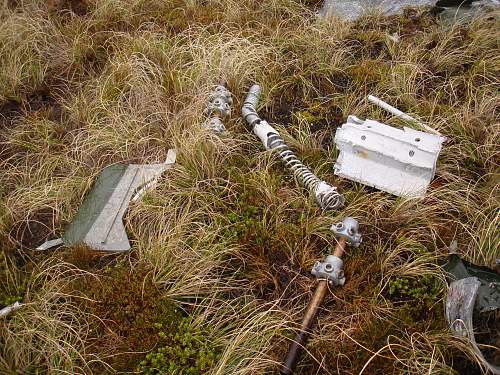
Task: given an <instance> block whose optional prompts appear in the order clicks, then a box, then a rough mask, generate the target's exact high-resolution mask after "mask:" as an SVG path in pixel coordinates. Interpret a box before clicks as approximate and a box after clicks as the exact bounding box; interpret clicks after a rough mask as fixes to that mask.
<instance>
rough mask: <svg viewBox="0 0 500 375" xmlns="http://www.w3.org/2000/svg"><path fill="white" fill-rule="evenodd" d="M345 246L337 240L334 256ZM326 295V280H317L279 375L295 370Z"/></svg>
mask: <svg viewBox="0 0 500 375" xmlns="http://www.w3.org/2000/svg"><path fill="white" fill-rule="evenodd" d="M345 246H346V240H345V238H339V239H338V242H337V246H336V247H335V252H334V255H335V256H337V257H339V258H341V257H342V255H343V254H344V251H345ZM327 293H328V280H325V279H323V280H319V281H318V285H317V286H316V290H315V291H314V295H313V297H312V299H311V301H310V302H309V305H308V306H307V309H306V312H305V315H304V319H303V320H302V324H301V326H300V331H299V332H298V333H297V335H296V336H295V339H294V340H293V342H292V343H291V344H290V349H289V350H288V355H287V357H286V359H285V363H284V365H283V368H282V370H281V374H283V375H290V374H292V373H293V370H294V369H295V365H296V364H297V359H298V358H299V354H300V352H301V350H302V348H304V347H305V345H306V343H307V340H308V338H309V334H310V332H311V327H312V325H313V323H314V319H315V318H316V315H317V313H318V309H319V307H320V306H321V305H322V304H323V301H324V299H325V296H326V294H327Z"/></svg>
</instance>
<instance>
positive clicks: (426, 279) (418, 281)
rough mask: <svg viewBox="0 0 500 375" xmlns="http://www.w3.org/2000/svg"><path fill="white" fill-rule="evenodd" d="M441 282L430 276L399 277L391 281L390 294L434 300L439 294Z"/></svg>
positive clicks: (392, 295)
mask: <svg viewBox="0 0 500 375" xmlns="http://www.w3.org/2000/svg"><path fill="white" fill-rule="evenodd" d="M439 290H440V288H439V283H438V282H437V280H436V279H435V278H434V277H432V276H430V275H424V276H422V277H419V278H403V277H401V278H397V279H394V280H391V281H390V282H389V295H390V296H391V297H396V298H398V297H399V298H401V299H416V300H420V301H428V300H434V299H435V298H436V296H437V295H438V294H439Z"/></svg>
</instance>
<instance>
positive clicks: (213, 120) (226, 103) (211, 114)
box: [204, 85, 233, 134]
mask: <svg viewBox="0 0 500 375" xmlns="http://www.w3.org/2000/svg"><path fill="white" fill-rule="evenodd" d="M232 104H233V97H232V95H231V92H230V91H229V90H228V89H227V88H225V87H224V86H222V85H217V86H215V88H214V90H213V91H212V92H211V93H210V95H209V96H208V104H207V108H206V109H205V111H204V115H205V116H207V117H208V119H207V121H206V122H205V125H204V126H205V128H207V129H209V130H211V131H213V132H214V133H219V134H220V133H223V132H224V131H225V130H226V127H225V126H224V123H223V122H222V119H223V118H225V117H229V116H231V105H232Z"/></svg>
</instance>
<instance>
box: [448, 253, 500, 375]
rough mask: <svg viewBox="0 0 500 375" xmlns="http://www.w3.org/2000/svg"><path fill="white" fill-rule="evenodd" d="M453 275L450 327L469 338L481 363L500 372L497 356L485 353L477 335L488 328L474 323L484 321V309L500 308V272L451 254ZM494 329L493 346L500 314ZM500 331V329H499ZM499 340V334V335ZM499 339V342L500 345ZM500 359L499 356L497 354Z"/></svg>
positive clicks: (450, 295)
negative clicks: (495, 360)
mask: <svg viewBox="0 0 500 375" xmlns="http://www.w3.org/2000/svg"><path fill="white" fill-rule="evenodd" d="M444 269H445V270H446V271H447V272H448V274H449V277H450V279H451V280H450V285H449V287H448V296H447V300H446V320H447V321H448V324H449V325H450V329H451V330H452V331H453V332H454V333H455V334H456V335H457V336H461V337H465V338H468V339H469V341H470V343H471V344H472V347H473V349H474V351H475V352H476V354H477V356H478V358H479V360H480V361H481V363H482V364H483V365H484V366H485V368H487V369H488V370H489V371H490V372H492V373H493V374H495V375H497V374H500V363H498V361H497V362H496V363H494V362H493V360H494V359H495V356H494V355H493V356H488V358H486V357H485V353H484V351H483V350H481V347H483V348H485V345H484V344H478V342H477V340H476V335H477V334H478V333H483V334H484V332H481V331H485V329H484V328H482V329H480V328H479V327H474V321H475V320H476V321H478V322H484V319H483V317H482V314H483V313H488V312H493V311H497V312H498V311H500V275H499V274H497V273H496V272H494V271H493V270H491V269H489V268H487V267H479V266H476V265H474V264H472V263H469V262H466V261H464V260H462V259H460V257H459V256H458V255H456V254H452V255H450V257H449V260H448V263H447V264H446V265H445V266H444ZM494 319H495V321H494V323H493V324H494V327H497V328H496V329H495V328H493V332H491V331H490V332H489V333H487V334H488V335H489V337H490V339H491V341H493V345H488V346H489V348H490V349H492V347H493V346H494V345H495V342H494V341H495V339H494V338H493V337H492V336H493V335H495V334H496V335H497V336H499V337H500V332H499V331H498V327H500V314H498V313H497V314H495V318H494ZM495 331H496V332H495ZM497 340H498V338H497ZM498 344H499V343H498V341H497V342H496V345H498ZM496 351H497V353H500V348H498V347H497V348H496ZM497 359H498V358H497Z"/></svg>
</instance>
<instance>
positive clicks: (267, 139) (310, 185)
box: [241, 85, 345, 210]
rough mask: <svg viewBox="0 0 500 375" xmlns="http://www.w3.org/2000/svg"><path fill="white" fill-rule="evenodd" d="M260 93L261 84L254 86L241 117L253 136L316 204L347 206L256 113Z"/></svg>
mask: <svg viewBox="0 0 500 375" xmlns="http://www.w3.org/2000/svg"><path fill="white" fill-rule="evenodd" d="M260 94H261V88H260V86H259V85H253V86H252V87H251V88H250V90H249V92H248V95H247V98H246V100H245V102H244V103H243V107H242V109H241V114H242V115H243V117H244V118H245V120H246V122H247V123H248V125H249V126H250V127H251V128H252V131H253V132H254V134H255V135H256V136H257V137H259V138H260V140H261V141H262V144H263V145H264V147H265V148H266V149H267V150H273V151H274V152H276V153H277V154H278V156H279V157H280V158H281V160H283V162H284V163H285V166H286V167H287V168H289V169H290V171H291V172H292V174H293V175H294V176H295V178H296V179H297V180H298V181H300V182H301V183H302V185H303V186H304V187H305V188H306V189H307V190H309V191H310V192H312V193H314V195H315V197H316V201H317V202H318V204H319V205H320V207H321V208H322V209H323V210H335V209H338V208H340V207H341V206H343V205H344V203H345V200H344V197H343V196H342V195H340V194H339V193H338V192H337V188H336V187H334V186H331V185H329V184H328V183H327V182H325V181H323V180H320V179H319V178H318V177H317V176H316V175H315V174H314V173H313V172H312V171H311V170H310V169H309V168H308V167H306V166H305V165H304V163H302V161H300V159H299V158H298V157H297V155H295V153H294V152H293V151H292V150H291V149H290V147H288V145H287V144H286V143H285V141H284V140H283V138H282V137H281V136H280V134H279V133H278V131H277V130H276V129H274V128H273V127H272V126H271V125H269V124H268V123H267V121H265V120H262V119H261V118H260V117H259V115H258V114H257V111H256V109H255V108H256V107H257V103H258V101H259V97H260Z"/></svg>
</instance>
